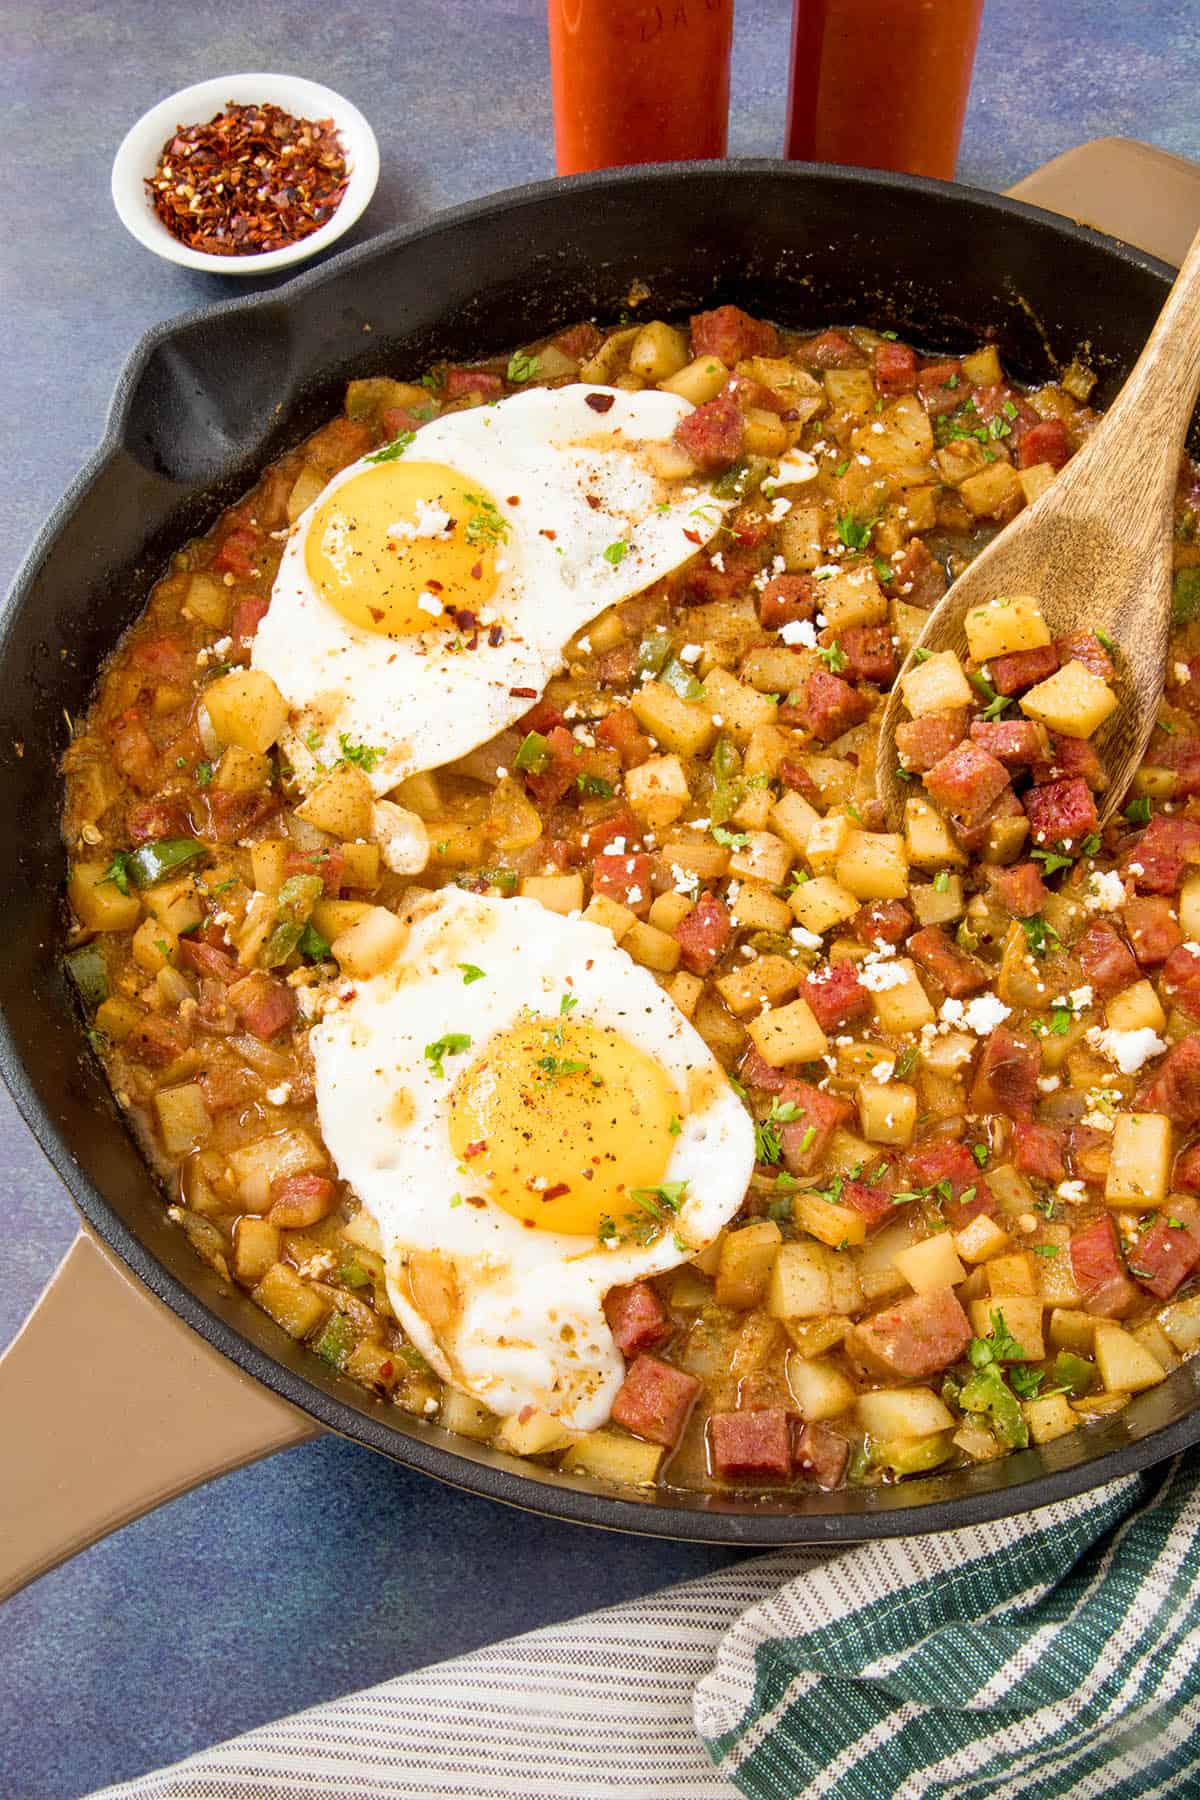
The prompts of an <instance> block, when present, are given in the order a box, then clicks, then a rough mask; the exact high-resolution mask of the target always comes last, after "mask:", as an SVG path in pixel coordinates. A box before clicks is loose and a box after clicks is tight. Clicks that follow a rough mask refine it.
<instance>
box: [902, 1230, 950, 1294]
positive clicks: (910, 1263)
mask: <svg viewBox="0 0 1200 1800" xmlns="http://www.w3.org/2000/svg"><path fill="white" fill-rule="evenodd" d="M896 1267H897V1268H898V1269H899V1271H900V1273H901V1275H903V1277H904V1279H905V1281H907V1283H908V1285H909V1287H911V1288H913V1289H915V1291H916V1292H917V1293H918V1294H927V1293H929V1292H930V1291H931V1290H932V1289H933V1288H945V1287H957V1286H958V1284H959V1282H960V1281H965V1280H966V1278H967V1271H966V1270H965V1269H964V1268H963V1265H962V1263H961V1262H960V1261H959V1258H958V1252H957V1251H956V1249H955V1247H954V1239H953V1238H952V1237H951V1235H950V1233H949V1232H948V1231H939V1232H936V1233H935V1234H934V1236H933V1237H927V1238H923V1239H922V1240H921V1242H920V1243H919V1244H911V1245H910V1246H909V1248H908V1249H907V1250H901V1251H900V1253H899V1255H898V1256H897V1258H896Z"/></svg>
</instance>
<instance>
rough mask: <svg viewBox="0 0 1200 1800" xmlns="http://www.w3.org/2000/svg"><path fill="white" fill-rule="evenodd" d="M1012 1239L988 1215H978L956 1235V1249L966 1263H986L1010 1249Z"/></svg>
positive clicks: (969, 1220)
mask: <svg viewBox="0 0 1200 1800" xmlns="http://www.w3.org/2000/svg"><path fill="white" fill-rule="evenodd" d="M1011 1242H1012V1239H1011V1238H1010V1237H1009V1235H1008V1233H1007V1231H1005V1230H1004V1229H1003V1228H1002V1227H1001V1226H999V1225H997V1223H996V1221H995V1219H992V1218H989V1217H988V1215H987V1213H976V1215H975V1217H974V1218H973V1219H968V1221H967V1223H966V1224H965V1225H964V1226H963V1228H962V1230H961V1231H958V1232H955V1234H954V1248H955V1249H956V1250H957V1252H958V1254H959V1255H960V1256H961V1257H962V1259H963V1261H964V1262H969V1263H984V1262H987V1261H988V1260H989V1259H990V1258H991V1257H993V1256H999V1255H1001V1254H1002V1252H1003V1251H1005V1250H1007V1249H1008V1246H1009V1244H1011Z"/></svg>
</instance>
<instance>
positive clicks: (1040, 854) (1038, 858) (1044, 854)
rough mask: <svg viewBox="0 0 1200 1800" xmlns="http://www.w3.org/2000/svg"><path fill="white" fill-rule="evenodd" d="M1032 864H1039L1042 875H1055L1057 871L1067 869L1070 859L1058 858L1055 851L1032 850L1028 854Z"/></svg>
mask: <svg viewBox="0 0 1200 1800" xmlns="http://www.w3.org/2000/svg"><path fill="white" fill-rule="evenodd" d="M1030 854H1031V856H1032V857H1033V860H1034V862H1040V863H1041V865H1042V873H1043V874H1044V875H1054V874H1057V872H1058V870H1059V869H1069V868H1070V867H1071V858H1070V857H1069V856H1060V855H1059V853H1058V851H1057V850H1033V851H1031V852H1030Z"/></svg>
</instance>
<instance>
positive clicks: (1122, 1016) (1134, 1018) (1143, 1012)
mask: <svg viewBox="0 0 1200 1800" xmlns="http://www.w3.org/2000/svg"><path fill="white" fill-rule="evenodd" d="M1104 1017H1105V1020H1106V1022H1107V1024H1108V1026H1109V1028H1110V1029H1111V1030H1112V1031H1146V1030H1149V1031H1161V1030H1162V1029H1163V1027H1164V1025H1165V1024H1166V1022H1167V1015H1166V1013H1165V1012H1164V1011H1163V1009H1162V1005H1161V1003H1160V1001H1159V998H1158V995H1157V994H1156V993H1155V991H1154V984H1153V983H1152V982H1150V981H1135V982H1133V983H1132V984H1131V985H1130V986H1129V987H1127V988H1122V989H1121V992H1120V993H1119V994H1113V996H1112V997H1111V999H1109V1000H1106V1001H1105V1003H1104Z"/></svg>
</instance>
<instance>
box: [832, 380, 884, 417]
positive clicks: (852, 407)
mask: <svg viewBox="0 0 1200 1800" xmlns="http://www.w3.org/2000/svg"><path fill="white" fill-rule="evenodd" d="M822 380H823V382H824V384H825V392H826V393H827V394H828V396H829V404H830V406H833V407H836V408H837V409H838V410H839V411H840V412H848V413H857V414H858V415H859V416H860V417H865V416H866V414H867V413H869V412H872V411H873V410H874V407H875V383H874V382H873V381H872V380H871V373H870V370H869V369H826V370H825V371H824V374H823V375H822Z"/></svg>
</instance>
